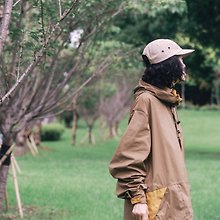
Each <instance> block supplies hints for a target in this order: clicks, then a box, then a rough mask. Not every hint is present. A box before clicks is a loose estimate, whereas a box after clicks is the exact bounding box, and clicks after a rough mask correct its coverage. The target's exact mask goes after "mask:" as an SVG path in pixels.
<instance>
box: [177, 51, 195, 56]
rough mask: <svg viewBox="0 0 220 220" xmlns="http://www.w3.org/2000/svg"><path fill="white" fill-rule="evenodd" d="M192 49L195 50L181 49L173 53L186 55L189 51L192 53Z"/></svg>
mask: <svg viewBox="0 0 220 220" xmlns="http://www.w3.org/2000/svg"><path fill="white" fill-rule="evenodd" d="M194 51H195V50H193V49H182V50H180V51H179V52H177V53H176V54H175V55H178V56H184V57H186V56H188V55H190V54H191V53H193V52H194Z"/></svg>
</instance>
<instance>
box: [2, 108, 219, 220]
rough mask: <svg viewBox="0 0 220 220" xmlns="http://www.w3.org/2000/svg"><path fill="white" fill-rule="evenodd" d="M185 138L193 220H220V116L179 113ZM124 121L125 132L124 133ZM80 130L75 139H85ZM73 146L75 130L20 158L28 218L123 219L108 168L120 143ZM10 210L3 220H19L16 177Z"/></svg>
mask: <svg viewBox="0 0 220 220" xmlns="http://www.w3.org/2000/svg"><path fill="white" fill-rule="evenodd" d="M179 116H180V119H181V122H182V126H183V128H184V133H185V150H186V154H185V156H186V164H187V168H188V173H189V179H190V183H191V188H192V200H193V207H194V212H195V220H210V219H211V220H217V219H220V209H219V204H220V187H219V184H220V175H219V170H220V126H219V125H220V112H214V111H213V112H210V111H183V110H182V111H180V113H179ZM125 126H126V122H124V123H123V124H122V128H121V130H122V131H123V130H124V129H125ZM85 132H86V130H85V127H83V125H81V127H80V130H79V131H78V136H77V138H78V139H77V140H78V142H80V139H82V138H83V136H84V135H85ZM104 133H105V132H104V131H102V132H101V134H100V133H99V129H98V128H97V129H96V131H95V137H96V141H97V144H96V145H94V146H91V145H88V144H87V143H84V144H81V145H80V144H78V145H76V146H72V145H71V130H67V131H66V132H65V134H64V135H63V137H62V140H61V141H59V142H44V143H43V144H42V146H43V148H41V150H40V154H39V155H38V156H37V157H33V156H31V155H29V154H28V155H25V156H23V157H19V158H17V160H18V163H19V165H20V167H21V169H22V173H21V174H19V175H18V181H19V185H20V193H21V200H22V203H23V207H24V214H25V217H24V219H31V220H36V219H37V220H38V219H39V220H48V219H51V220H119V219H122V215H123V211H122V210H123V201H122V200H120V199H117V198H116V197H115V195H114V193H115V180H113V179H112V178H111V176H110V175H109V173H108V163H109V161H110V159H111V156H112V154H113V152H114V149H115V147H116V146H117V143H118V140H108V141H103V140H102V137H103V136H104ZM8 196H9V205H10V210H9V211H8V212H7V213H6V212H5V213H3V214H0V219H2V220H6V219H19V217H18V214H17V212H16V210H15V207H16V200H15V193H14V187H13V182H12V176H11V174H10V176H9V181H8Z"/></svg>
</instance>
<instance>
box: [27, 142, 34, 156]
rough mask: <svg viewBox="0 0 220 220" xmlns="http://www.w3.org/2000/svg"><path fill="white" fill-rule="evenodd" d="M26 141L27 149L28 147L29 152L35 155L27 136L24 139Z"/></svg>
mask: <svg viewBox="0 0 220 220" xmlns="http://www.w3.org/2000/svg"><path fill="white" fill-rule="evenodd" d="M26 142H27V146H28V147H29V149H30V152H31V154H32V155H33V156H36V153H35V151H34V149H33V147H32V145H31V142H30V141H29V140H28V138H27V141H26Z"/></svg>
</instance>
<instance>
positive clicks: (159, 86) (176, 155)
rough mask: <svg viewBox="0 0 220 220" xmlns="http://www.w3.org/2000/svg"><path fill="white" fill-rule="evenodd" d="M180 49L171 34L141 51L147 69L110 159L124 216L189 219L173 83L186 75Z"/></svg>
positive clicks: (186, 52)
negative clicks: (122, 202)
mask: <svg viewBox="0 0 220 220" xmlns="http://www.w3.org/2000/svg"><path fill="white" fill-rule="evenodd" d="M193 51H194V50H193V49H182V48H181V47H180V46H179V45H178V44H177V43H175V42H174V41H172V40H170V39H157V40H154V41H152V42H150V43H149V44H148V45H147V46H146V47H145V49H144V51H143V55H142V57H143V60H144V63H145V64H146V70H145V72H144V75H143V76H142V79H140V81H139V84H138V86H137V87H136V88H135V90H134V95H135V100H134V103H133V105H132V108H131V115H130V118H129V124H128V127H127V130H126V131H125V134H124V135H123V137H122V139H121V141H120V143H119V146H118V147H117V149H116V150H115V153H114V155H113V157H112V160H111V162H110V164H109V171H110V173H111V175H112V176H113V177H114V178H116V179H117V186H116V194H117V196H118V197H119V198H122V199H125V203H124V220H154V219H156V220H192V219H193V210H192V204H191V198H190V192H189V184H188V179H187V173H186V168H185V162H184V146H183V135H182V130H181V127H180V121H179V119H178V117H177V113H176V106H177V105H178V104H179V103H180V102H181V97H180V96H179V95H178V94H177V92H176V91H175V90H174V89H173V87H174V85H175V84H176V83H178V82H181V81H185V80H186V66H185V64H184V62H183V58H184V57H185V56H187V55H189V54H191V53H192V52H193Z"/></svg>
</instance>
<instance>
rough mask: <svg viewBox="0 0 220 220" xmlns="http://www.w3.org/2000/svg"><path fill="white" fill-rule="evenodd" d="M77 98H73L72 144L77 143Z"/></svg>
mask: <svg viewBox="0 0 220 220" xmlns="http://www.w3.org/2000/svg"><path fill="white" fill-rule="evenodd" d="M76 101H77V98H74V99H73V121H72V145H75V144H76V130H77V121H78V117H77V111H76Z"/></svg>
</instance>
